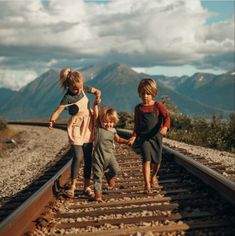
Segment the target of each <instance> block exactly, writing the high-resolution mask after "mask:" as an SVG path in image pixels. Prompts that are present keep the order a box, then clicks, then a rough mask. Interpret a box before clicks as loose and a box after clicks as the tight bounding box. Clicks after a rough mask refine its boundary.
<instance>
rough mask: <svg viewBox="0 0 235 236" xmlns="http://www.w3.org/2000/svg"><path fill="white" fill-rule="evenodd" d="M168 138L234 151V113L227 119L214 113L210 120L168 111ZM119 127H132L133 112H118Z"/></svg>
mask: <svg viewBox="0 0 235 236" xmlns="http://www.w3.org/2000/svg"><path fill="white" fill-rule="evenodd" d="M170 117H171V128H170V132H169V134H168V137H169V138H170V139H174V140H177V141H180V142H185V143H188V144H193V145H198V146H204V147H209V148H214V149H219V150H224V151H229V152H235V113H232V114H230V119H229V121H225V120H223V117H222V116H221V115H214V116H213V117H212V119H211V120H209V119H205V118H195V117H194V118H193V117H189V116H187V115H183V114H180V113H172V112H171V113H170ZM119 118H120V120H119V123H118V127H119V128H124V129H130V130H133V128H134V114H133V113H130V112H120V113H119Z"/></svg>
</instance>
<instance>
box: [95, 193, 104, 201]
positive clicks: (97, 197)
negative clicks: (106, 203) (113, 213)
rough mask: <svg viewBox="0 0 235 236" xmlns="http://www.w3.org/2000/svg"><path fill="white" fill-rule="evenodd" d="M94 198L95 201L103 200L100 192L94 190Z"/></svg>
mask: <svg viewBox="0 0 235 236" xmlns="http://www.w3.org/2000/svg"><path fill="white" fill-rule="evenodd" d="M95 200H96V201H97V202H103V199H102V194H101V193H100V192H95Z"/></svg>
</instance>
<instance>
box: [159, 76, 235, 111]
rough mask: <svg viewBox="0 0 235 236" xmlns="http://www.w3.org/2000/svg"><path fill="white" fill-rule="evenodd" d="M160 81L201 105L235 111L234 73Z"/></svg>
mask: <svg viewBox="0 0 235 236" xmlns="http://www.w3.org/2000/svg"><path fill="white" fill-rule="evenodd" d="M156 77H157V76H156ZM159 80H160V81H161V82H162V83H163V84H164V85H165V86H167V87H168V88H171V89H174V90H175V91H177V92H178V93H180V94H183V95H185V96H188V97H190V98H192V99H193V100H196V101H198V102H200V103H204V104H206V105H208V106H211V107H215V108H218V109H221V110H225V111H234V108H235V104H234V102H235V77H234V73H232V72H229V73H225V74H221V75H213V74H209V73H195V74H194V75H193V76H191V77H189V76H182V77H159Z"/></svg>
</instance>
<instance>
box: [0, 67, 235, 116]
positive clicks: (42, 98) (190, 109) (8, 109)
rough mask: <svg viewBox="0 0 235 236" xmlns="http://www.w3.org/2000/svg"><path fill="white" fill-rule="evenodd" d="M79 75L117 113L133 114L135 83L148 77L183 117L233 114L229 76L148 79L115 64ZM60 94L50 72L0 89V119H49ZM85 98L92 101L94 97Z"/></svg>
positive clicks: (233, 91) (87, 69)
mask: <svg viewBox="0 0 235 236" xmlns="http://www.w3.org/2000/svg"><path fill="white" fill-rule="evenodd" d="M80 71H81V72H82V73H83V75H84V77H85V85H87V86H94V87H96V88H99V89H100V90H101V91H102V105H109V106H112V107H114V108H116V109H117V110H118V111H133V110H134V107H135V105H136V104H138V103H140V99H139V97H138V94H137V87H138V83H139V81H140V80H141V79H142V78H145V77H151V78H153V79H155V80H156V82H157V84H158V90H159V93H158V96H157V99H158V100H160V99H161V97H162V96H168V97H169V98H170V99H171V100H172V101H173V103H174V104H175V105H176V106H177V107H178V108H179V110H180V112H182V113H184V114H188V115H196V116H207V117H211V116H212V114H215V113H223V114H224V115H225V116H227V115H228V114H229V113H231V112H234V96H235V88H234V86H235V83H234V82H235V81H234V79H235V78H234V73H232V72H229V73H225V74H221V75H213V74H207V73H196V74H194V75H193V76H182V77H167V76H163V75H155V76H150V75H147V74H142V73H137V72H135V71H134V70H132V69H131V68H130V67H128V66H127V65H124V64H119V63H106V64H99V65H92V66H88V67H85V68H83V69H81V70H80ZM64 93H65V91H62V89H61V88H60V86H59V71H56V70H53V69H51V70H49V71H47V72H45V73H43V74H42V75H41V76H39V77H38V78H36V79H35V80H33V81H32V82H30V83H29V84H27V85H26V86H25V87H23V88H21V89H20V90H19V91H12V90H9V89H5V88H0V116H3V117H5V118H7V119H11V120H19V119H43V118H46V119H49V117H50V115H51V113H52V112H53V111H54V110H55V108H56V107H57V106H58V105H59V103H60V100H61V99H62V97H63V94H64ZM89 98H90V99H91V100H93V99H94V96H89ZM64 114H65V115H66V114H67V113H64Z"/></svg>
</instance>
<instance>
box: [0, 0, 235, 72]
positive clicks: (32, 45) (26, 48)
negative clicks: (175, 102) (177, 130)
mask: <svg viewBox="0 0 235 236" xmlns="http://www.w3.org/2000/svg"><path fill="white" fill-rule="evenodd" d="M0 7H1V15H0V22H1V28H0V52H1V56H2V57H4V61H3V63H1V66H0V69H2V70H4V69H8V70H10V68H12V69H15V70H19V69H20V68H22V70H25V69H27V70H35V71H37V73H39V72H40V71H41V72H42V71H45V69H46V68H48V67H50V66H53V67H60V66H63V65H69V66H72V65H74V66H76V67H78V66H83V65H86V64H92V63H99V62H103V61H107V60H108V61H109V62H110V61H119V62H121V63H126V64H128V65H130V66H134V67H150V66H155V65H167V66H169V65H172V66H179V65H184V64H192V65H196V66H199V65H200V63H199V62H202V61H206V62H207V63H206V64H205V66H208V67H209V66H212V67H220V68H223V69H226V68H227V64H226V63H227V60H225V61H224V59H225V57H224V55H225V54H229V53H232V52H234V18H232V19H230V20H228V21H224V22H220V23H217V24H212V25H207V24H206V22H207V19H208V17H210V16H211V13H210V12H208V10H206V9H205V8H203V6H202V5H201V2H200V0H178V1H175V0H168V1H162V0H141V1H136V0H113V1H108V2H107V3H106V4H100V3H95V2H84V1H82V0H66V1H64V0H48V3H47V4H45V3H42V2H41V1H40V0H19V1H0ZM214 58H216V59H214ZM230 59H231V58H230ZM219 60H221V61H220V62H219ZM215 61H216V62H217V63H215V64H213V63H214V62H215ZM229 63H230V64H232V63H234V61H229Z"/></svg>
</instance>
